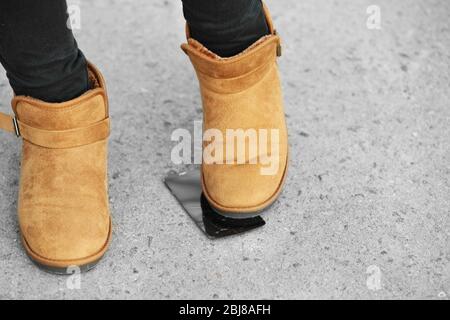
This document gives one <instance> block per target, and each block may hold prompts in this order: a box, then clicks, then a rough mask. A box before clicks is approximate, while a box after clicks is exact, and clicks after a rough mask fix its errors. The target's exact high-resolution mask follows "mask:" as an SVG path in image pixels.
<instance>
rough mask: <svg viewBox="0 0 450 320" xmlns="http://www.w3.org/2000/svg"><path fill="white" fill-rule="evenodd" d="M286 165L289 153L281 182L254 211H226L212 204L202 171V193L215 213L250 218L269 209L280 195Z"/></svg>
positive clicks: (285, 173) (231, 217)
mask: <svg viewBox="0 0 450 320" xmlns="http://www.w3.org/2000/svg"><path fill="white" fill-rule="evenodd" d="M288 165H289V155H288V156H287V157H286V166H285V168H284V172H283V177H282V179H281V182H280V184H279V186H278V188H277V190H276V191H275V193H274V194H273V195H272V196H271V197H270V198H269V200H267V201H266V202H265V203H263V204H262V205H259V206H257V208H258V209H256V210H255V211H249V212H235V211H227V210H223V209H220V208H218V207H217V206H216V205H215V204H214V201H212V200H211V198H210V196H209V194H208V192H207V190H206V187H205V183H204V181H203V173H202V179H201V180H202V188H203V193H204V194H205V198H206V200H208V203H209V205H210V206H211V208H212V209H213V210H214V211H215V212H216V213H217V214H219V215H221V216H224V217H225V218H229V219H251V218H255V217H259V216H260V215H262V214H263V213H264V211H266V210H267V209H269V208H270V207H271V206H272V205H273V204H274V203H275V201H276V200H277V199H278V197H279V196H280V194H281V191H282V189H283V186H284V183H285V181H286V176H287V170H288ZM246 210H249V209H246ZM250 210H251V209H250Z"/></svg>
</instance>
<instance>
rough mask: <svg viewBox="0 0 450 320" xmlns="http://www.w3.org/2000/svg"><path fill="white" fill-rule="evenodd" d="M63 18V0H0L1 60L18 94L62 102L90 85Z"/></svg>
mask: <svg viewBox="0 0 450 320" xmlns="http://www.w3.org/2000/svg"><path fill="white" fill-rule="evenodd" d="M67 19H68V15H67V4H66V1H63V0H45V1H36V0H1V1H0V62H1V64H2V65H3V66H4V68H5V69H6V74H7V77H8V79H9V82H10V84H11V87H12V88H13V90H14V93H15V94H16V95H25V96H31V97H33V98H36V99H40V100H44V101H46V102H62V101H67V100H70V99H73V98H75V97H77V96H79V95H81V94H83V93H84V92H86V91H87V90H88V89H89V80H88V73H87V65H86V59H85V57H84V56H83V54H82V52H81V51H80V50H79V49H78V46H77V43H76V41H75V39H74V37H73V34H72V31H71V30H70V29H69V28H68V27H67Z"/></svg>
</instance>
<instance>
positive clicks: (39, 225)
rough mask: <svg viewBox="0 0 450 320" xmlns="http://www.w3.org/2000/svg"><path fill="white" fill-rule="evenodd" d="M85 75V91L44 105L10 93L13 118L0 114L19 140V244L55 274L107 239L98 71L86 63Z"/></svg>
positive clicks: (102, 92) (105, 120)
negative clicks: (89, 85)
mask: <svg viewBox="0 0 450 320" xmlns="http://www.w3.org/2000/svg"><path fill="white" fill-rule="evenodd" d="M89 74H90V78H91V82H92V83H93V89H92V90H90V91H88V92H86V93H85V94H83V95H82V96H80V97H79V98H76V99H74V100H71V101H68V102H64V103H46V102H43V101H40V100H36V99H33V98H30V97H24V96H16V97H15V98H14V99H13V100H12V107H13V110H14V114H15V117H10V116H7V115H5V114H0V128H2V129H5V130H7V131H10V132H15V133H16V134H17V136H21V137H22V138H23V155H22V164H21V178H20V190H19V202H18V214H19V224H20V231H21V235H22V242H23V245H24V247H25V249H26V252H27V254H28V256H29V257H30V258H31V259H32V260H33V261H34V262H35V263H37V264H38V265H39V266H40V267H42V268H44V269H45V270H47V271H51V272H55V273H62V274H64V273H67V272H68V268H69V267H78V268H80V269H81V271H87V270H89V269H91V268H92V267H93V266H95V264H96V263H97V262H98V261H99V260H100V258H101V257H102V256H103V255H104V253H105V251H106V249H107V247H108V244H109V242H110V239H111V219H110V214H109V205H108V184H107V138H108V136H109V116H108V99H107V95H106V88H105V82H104V80H103V77H102V76H101V74H100V72H99V71H98V70H97V69H96V68H95V67H94V66H93V65H91V64H89ZM74 270H76V269H74ZM72 272H73V271H72Z"/></svg>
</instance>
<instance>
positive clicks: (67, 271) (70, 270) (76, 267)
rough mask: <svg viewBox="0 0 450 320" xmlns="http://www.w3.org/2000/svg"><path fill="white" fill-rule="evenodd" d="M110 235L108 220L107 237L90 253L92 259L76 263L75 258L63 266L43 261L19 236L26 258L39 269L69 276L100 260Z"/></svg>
mask: <svg viewBox="0 0 450 320" xmlns="http://www.w3.org/2000/svg"><path fill="white" fill-rule="evenodd" d="M111 235H112V221H111V220H110V225H109V233H108V238H107V240H106V242H105V244H104V245H103V248H102V249H101V250H100V251H99V252H98V253H96V254H94V255H92V257H93V258H92V261H87V262H85V261H83V263H77V260H74V261H71V262H70V263H67V266H64V267H59V266H54V265H52V264H54V263H55V261H53V263H52V261H49V262H48V263H45V262H44V261H46V260H45V259H44V258H42V257H40V256H38V255H37V254H36V253H34V252H33V251H32V250H31V248H30V247H29V245H28V243H27V241H26V240H25V238H24V237H23V235H22V236H21V239H22V244H23V246H24V247H25V252H26V253H27V256H28V258H30V260H31V261H32V262H33V263H34V264H35V265H36V266H37V267H38V268H39V269H41V270H42V271H45V272H47V273H50V274H54V275H65V276H70V275H73V274H74V273H78V272H79V273H86V272H88V271H90V270H92V269H94V268H95V267H96V266H97V264H98V263H99V262H100V260H101V259H102V258H103V257H104V255H105V253H106V250H107V249H108V246H109V244H110V242H111ZM86 259H87V258H86ZM86 259H83V260H86ZM80 260H81V259H80Z"/></svg>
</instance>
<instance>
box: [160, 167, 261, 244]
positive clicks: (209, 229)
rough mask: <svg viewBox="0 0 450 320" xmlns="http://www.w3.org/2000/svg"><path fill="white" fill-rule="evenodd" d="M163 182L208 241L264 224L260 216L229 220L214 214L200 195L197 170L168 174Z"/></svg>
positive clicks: (200, 187)
mask: <svg viewBox="0 0 450 320" xmlns="http://www.w3.org/2000/svg"><path fill="white" fill-rule="evenodd" d="M164 182H165V184H166V186H167V187H168V188H169V190H170V191H171V192H172V194H173V195H174V196H175V198H176V199H177V200H178V202H179V203H180V204H181V205H182V206H183V208H184V210H185V211H186V212H187V213H188V215H189V216H190V217H191V218H192V220H194V222H195V224H196V225H197V226H198V227H199V228H200V229H201V230H202V231H203V232H204V233H205V234H206V236H207V237H208V238H210V239H215V238H222V237H227V236H231V235H235V234H239V233H243V232H247V231H249V230H253V229H255V228H258V227H262V226H263V225H265V224H266V223H265V221H264V220H263V218H261V217H260V216H257V217H252V218H248V219H231V218H227V217H224V216H221V215H219V214H218V213H216V212H215V211H214V210H213V209H212V208H211V206H210V205H209V203H208V201H207V200H206V198H205V196H204V195H203V193H202V186H201V183H200V170H199V169H195V170H192V171H189V172H183V173H180V174H178V173H170V174H169V175H168V176H167V177H166V179H165V181H164Z"/></svg>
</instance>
